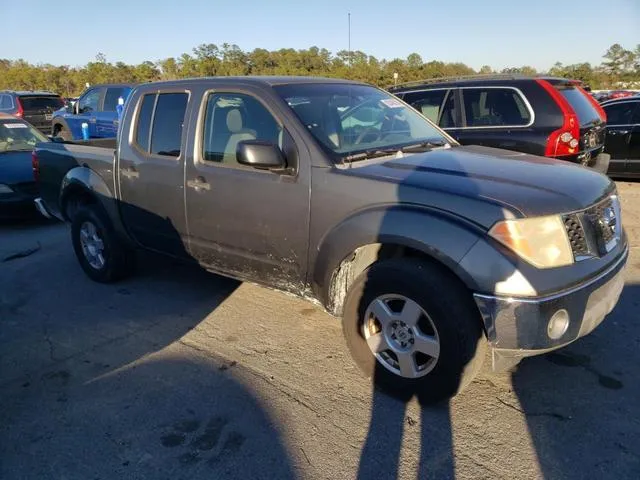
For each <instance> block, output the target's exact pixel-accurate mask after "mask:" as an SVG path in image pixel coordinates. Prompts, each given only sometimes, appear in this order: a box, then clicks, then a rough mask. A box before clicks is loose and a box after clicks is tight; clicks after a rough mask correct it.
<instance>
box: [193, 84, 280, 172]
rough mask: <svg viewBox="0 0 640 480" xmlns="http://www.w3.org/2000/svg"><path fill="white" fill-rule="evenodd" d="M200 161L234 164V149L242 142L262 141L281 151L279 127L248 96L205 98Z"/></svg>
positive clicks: (230, 95)
mask: <svg viewBox="0 0 640 480" xmlns="http://www.w3.org/2000/svg"><path fill="white" fill-rule="evenodd" d="M203 135H204V137H203V141H202V158H203V159H204V160H206V161H209V162H217V163H224V164H227V165H238V163H237V161H236V149H237V147H238V143H240V142H241V141H243V140H263V141H267V142H270V143H272V144H274V145H277V146H278V147H280V148H282V127H281V126H280V125H279V124H278V122H276V120H275V119H274V118H273V116H272V115H271V113H270V112H269V111H268V110H267V109H266V108H265V107H264V105H262V103H260V102H259V101H258V100H256V99H255V98H253V97H251V96H249V95H243V94H235V93H222V94H212V95H210V96H209V98H208V99H207V110H206V114H205V124H204V132H203Z"/></svg>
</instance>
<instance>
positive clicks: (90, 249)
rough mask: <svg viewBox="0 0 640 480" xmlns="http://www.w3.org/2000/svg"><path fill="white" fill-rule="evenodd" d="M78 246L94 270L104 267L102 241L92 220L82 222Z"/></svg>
mask: <svg viewBox="0 0 640 480" xmlns="http://www.w3.org/2000/svg"><path fill="white" fill-rule="evenodd" d="M80 246H81V247H82V254H83V255H84V258H86V259H87V262H88V263H89V265H91V267H93V268H95V269H96V270H101V269H102V268H104V265H105V263H106V260H105V256H104V241H103V240H102V238H101V237H100V234H99V233H98V229H97V228H96V226H95V225H94V224H93V223H92V222H84V223H83V224H82V225H81V226H80Z"/></svg>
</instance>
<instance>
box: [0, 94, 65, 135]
mask: <svg viewBox="0 0 640 480" xmlns="http://www.w3.org/2000/svg"><path fill="white" fill-rule="evenodd" d="M64 105H65V102H64V99H63V98H62V97H61V96H60V95H56V94H55V93H51V92H23V91H12V90H4V91H2V90H0V113H8V114H10V115H14V116H16V117H20V118H24V119H25V120H26V121H27V122H29V123H30V124H31V125H33V126H34V127H36V128H37V129H38V130H40V131H41V132H44V133H46V134H49V133H50V132H51V119H52V118H53V112H55V111H56V110H58V109H60V108H62V107H64Z"/></svg>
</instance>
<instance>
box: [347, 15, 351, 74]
mask: <svg viewBox="0 0 640 480" xmlns="http://www.w3.org/2000/svg"><path fill="white" fill-rule="evenodd" d="M347 20H348V24H349V47H348V51H349V68H351V12H349V13H347Z"/></svg>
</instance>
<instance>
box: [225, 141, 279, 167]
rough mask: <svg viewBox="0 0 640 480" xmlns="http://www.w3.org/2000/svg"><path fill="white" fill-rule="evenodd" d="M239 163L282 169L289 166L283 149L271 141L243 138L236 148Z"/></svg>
mask: <svg viewBox="0 0 640 480" xmlns="http://www.w3.org/2000/svg"><path fill="white" fill-rule="evenodd" d="M236 158H237V159H238V163H239V164H241V165H246V166H248V167H253V168H266V169H269V170H280V169H284V168H286V167H287V162H286V161H285V159H284V156H283V155H282V151H280V149H279V148H278V147H277V146H276V145H274V144H273V143H271V142H265V141H262V140H243V141H241V142H239V143H238V147H237V148H236Z"/></svg>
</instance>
